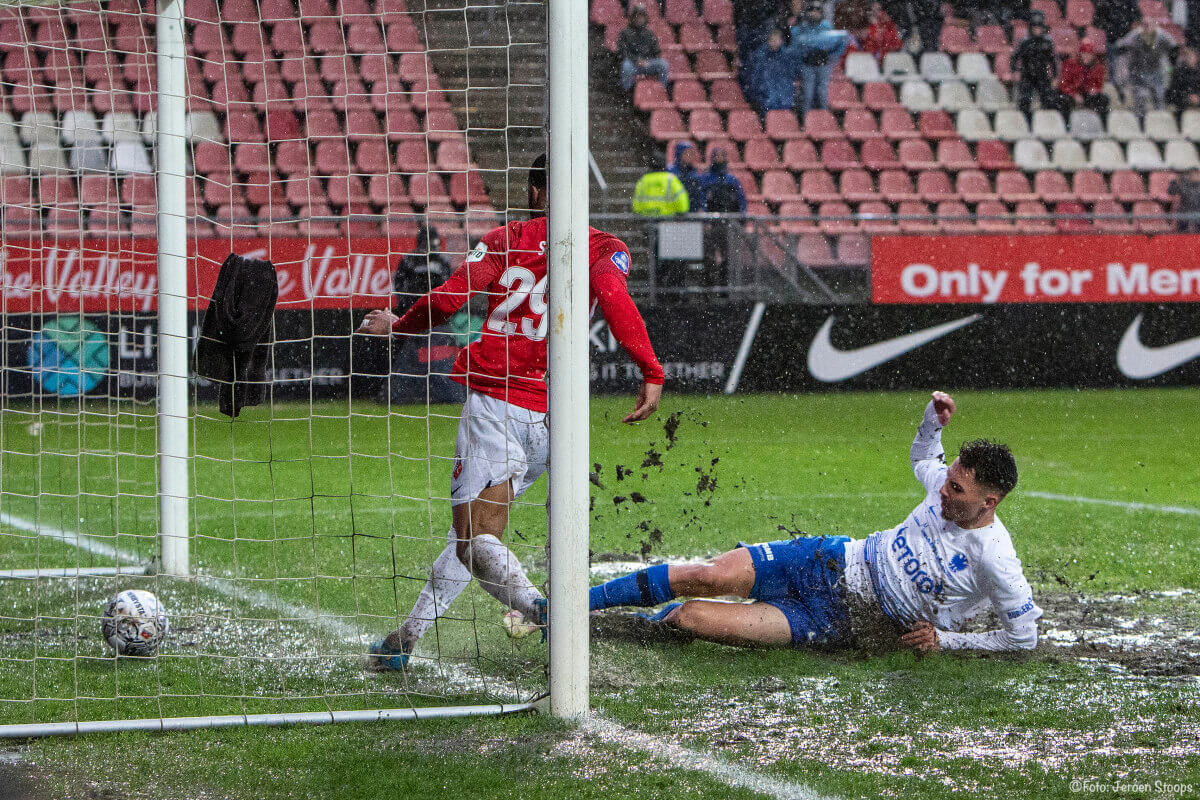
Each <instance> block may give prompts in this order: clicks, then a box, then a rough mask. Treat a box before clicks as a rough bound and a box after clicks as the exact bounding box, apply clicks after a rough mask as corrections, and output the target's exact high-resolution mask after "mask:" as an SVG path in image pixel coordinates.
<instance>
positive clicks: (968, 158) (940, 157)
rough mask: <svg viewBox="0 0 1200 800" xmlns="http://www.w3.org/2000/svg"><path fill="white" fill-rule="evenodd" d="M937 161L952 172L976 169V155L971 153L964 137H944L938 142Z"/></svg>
mask: <svg viewBox="0 0 1200 800" xmlns="http://www.w3.org/2000/svg"><path fill="white" fill-rule="evenodd" d="M937 161H938V165H939V166H940V167H942V169H948V170H950V171H951V172H958V171H959V170H962V169H975V156H973V155H971V148H970V147H968V146H967V143H966V142H964V141H963V140H962V139H942V140H941V141H940V142H938V146H937Z"/></svg>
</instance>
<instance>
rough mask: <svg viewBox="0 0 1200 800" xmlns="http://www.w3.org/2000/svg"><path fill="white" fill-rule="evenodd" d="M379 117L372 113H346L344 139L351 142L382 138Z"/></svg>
mask: <svg viewBox="0 0 1200 800" xmlns="http://www.w3.org/2000/svg"><path fill="white" fill-rule="evenodd" d="M382 135H383V130H382V129H381V128H380V127H379V117H378V115H376V114H375V112H374V111H366V110H363V111H349V112H347V113H346V137H347V138H348V139H350V141H352V142H357V141H361V140H363V139H370V138H374V137H377V136H382Z"/></svg>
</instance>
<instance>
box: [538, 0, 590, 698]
mask: <svg viewBox="0 0 1200 800" xmlns="http://www.w3.org/2000/svg"><path fill="white" fill-rule="evenodd" d="M587 21H588V4H587V0H549V30H550V32H551V35H550V36H549V37H548V40H549V41H548V46H549V50H550V53H549V87H548V88H549V140H550V149H549V158H548V167H549V176H548V177H549V181H548V183H549V191H550V197H549V201H550V202H549V205H550V209H549V241H548V242H547V247H548V255H547V258H548V259H549V260H548V265H549V268H550V270H549V274H550V320H551V324H550V328H549V330H550V334H549V348H550V352H549V363H548V367H549V370H548V384H549V390H550V397H549V401H550V402H549V405H550V466H551V469H550V510H549V513H550V706H551V711H552V712H553V713H554V714H555V715H557V716H560V717H577V716H580V715H582V714H586V713H587V711H588V689H589V682H588V652H589V647H588V633H589V631H588V602H587V597H588V463H589V462H588V453H589V441H590V437H589V425H590V417H589V412H588V408H589V406H588V396H589V372H590V370H589V367H588V337H587V328H588V305H589V303H588V300H589V280H588V275H589V264H588V248H589V241H588V178H589V173H588V156H589V149H588V93H587V83H588V65H587V53H588V30H587ZM580 87H582V89H581V88H580Z"/></svg>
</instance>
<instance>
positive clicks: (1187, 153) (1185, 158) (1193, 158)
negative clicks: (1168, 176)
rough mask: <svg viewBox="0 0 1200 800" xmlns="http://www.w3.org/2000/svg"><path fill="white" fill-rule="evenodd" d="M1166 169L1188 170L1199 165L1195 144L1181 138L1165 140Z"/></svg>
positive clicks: (1199, 159)
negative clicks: (1171, 140) (1170, 140)
mask: <svg viewBox="0 0 1200 800" xmlns="http://www.w3.org/2000/svg"><path fill="white" fill-rule="evenodd" d="M1166 162H1167V169H1176V170H1189V169H1195V168H1196V167H1200V157H1198V156H1197V155H1196V145H1194V144H1192V143H1191V142H1187V141H1184V140H1182V139H1176V140H1175V141H1173V142H1167V157H1166Z"/></svg>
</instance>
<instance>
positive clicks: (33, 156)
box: [29, 142, 67, 172]
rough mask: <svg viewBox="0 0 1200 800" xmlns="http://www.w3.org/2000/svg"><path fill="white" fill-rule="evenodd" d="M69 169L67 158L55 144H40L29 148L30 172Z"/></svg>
mask: <svg viewBox="0 0 1200 800" xmlns="http://www.w3.org/2000/svg"><path fill="white" fill-rule="evenodd" d="M66 168H67V157H66V156H65V155H64V154H63V151H62V148H61V147H59V146H58V144H56V143H55V142H40V143H38V144H35V145H34V146H33V147H30V148H29V171H30V172H53V171H55V170H65V169H66Z"/></svg>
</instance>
